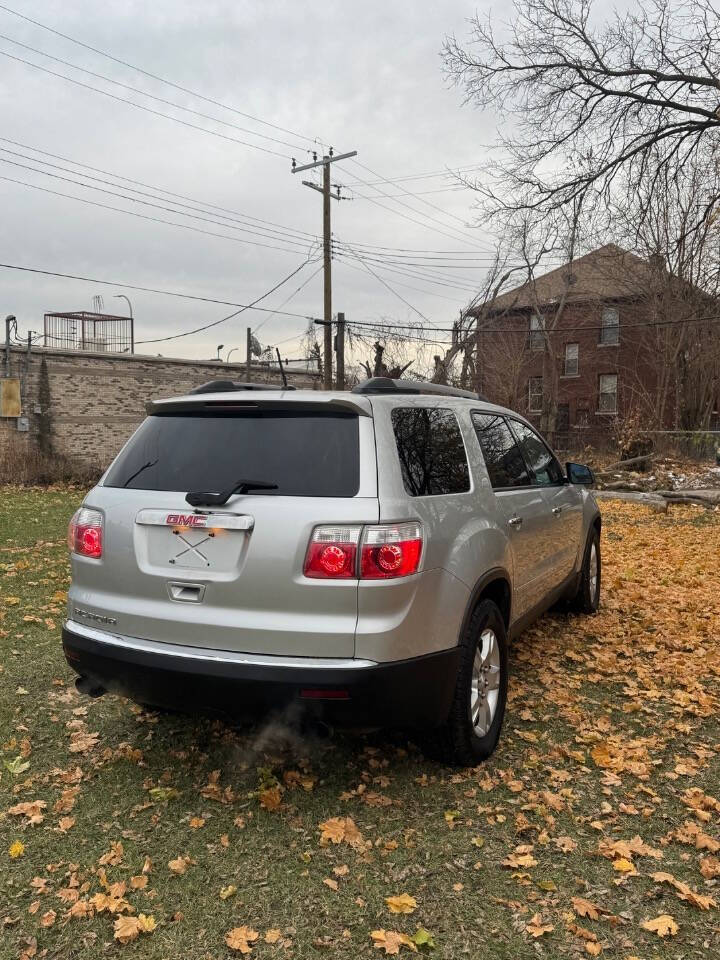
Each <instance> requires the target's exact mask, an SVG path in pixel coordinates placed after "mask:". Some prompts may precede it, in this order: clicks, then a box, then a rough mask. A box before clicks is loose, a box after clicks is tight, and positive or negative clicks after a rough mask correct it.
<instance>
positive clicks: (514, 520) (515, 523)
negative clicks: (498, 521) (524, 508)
mask: <svg viewBox="0 0 720 960" xmlns="http://www.w3.org/2000/svg"><path fill="white" fill-rule="evenodd" d="M508 523H509V524H510V526H511V527H519V526H520V524H521V523H522V517H510V519H509V520H508Z"/></svg>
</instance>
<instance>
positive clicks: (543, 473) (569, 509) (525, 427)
mask: <svg viewBox="0 0 720 960" xmlns="http://www.w3.org/2000/svg"><path fill="white" fill-rule="evenodd" d="M510 427H511V429H512V431H513V433H514V434H515V437H516V439H517V441H518V444H519V446H520V449H521V450H522V453H523V457H524V459H525V462H526V463H527V465H528V468H529V470H530V473H531V476H532V483H533V485H534V486H535V487H537V488H538V489H539V490H540V492H541V496H542V498H543V500H544V501H545V505H546V510H547V513H548V516H549V518H550V524H549V537H550V542H551V543H552V549H553V555H554V556H553V565H552V566H553V575H552V581H553V582H552V587H556V586H559V585H560V584H561V583H562V582H563V581H564V580H566V579H567V578H568V577H569V576H570V574H571V573H572V572H573V570H574V568H575V561H576V558H577V555H578V547H579V545H580V538H581V535H582V523H583V520H582V494H581V493H580V491H579V490H578V489H577V487H575V486H573V485H572V484H570V483H568V482H567V480H566V478H565V474H564V472H563V469H562V467H561V466H560V464H559V463H558V460H557V458H556V457H555V455H554V454H553V452H552V450H550V448H549V447H548V445H547V444H546V443H545V441H544V440H543V439H542V437H541V436H540V435H539V434H538V433H537V432H536V431H535V430H533V429H532V427H531V426H530V425H529V424H527V423H524V422H523V421H521V420H517V419H515V418H514V417H513V418H510Z"/></svg>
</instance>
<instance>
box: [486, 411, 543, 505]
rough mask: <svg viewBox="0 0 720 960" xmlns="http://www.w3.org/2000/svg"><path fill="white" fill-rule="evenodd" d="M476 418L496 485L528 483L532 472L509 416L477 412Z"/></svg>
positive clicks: (520, 485) (511, 485) (502, 486)
mask: <svg viewBox="0 0 720 960" xmlns="http://www.w3.org/2000/svg"><path fill="white" fill-rule="evenodd" d="M472 422H473V426H474V427H475V433H476V434H477V438H478V440H479V441H480V448H481V449H482V453H483V457H484V458H485V466H486V467H487V472H488V476H489V477H490V483H491V484H492V486H493V489H494V490H498V489H500V490H501V489H503V488H505V487H525V486H528V485H529V483H530V475H529V473H528V470H527V466H526V464H525V460H524V459H523V455H522V452H521V450H520V447H519V446H518V443H517V441H516V440H515V437H514V436H513V434H512V431H511V430H510V427H509V426H508V423H507V420H506V419H505V418H504V417H499V416H496V415H495V414H484V413H474V414H473V415H472Z"/></svg>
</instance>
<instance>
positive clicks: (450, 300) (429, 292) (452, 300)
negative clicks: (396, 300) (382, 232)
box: [336, 255, 464, 305]
mask: <svg viewBox="0 0 720 960" xmlns="http://www.w3.org/2000/svg"><path fill="white" fill-rule="evenodd" d="M336 260H337V262H338V263H342V265H343V266H344V267H347V268H348V269H349V270H357V271H358V272H359V273H365V272H366V271H365V270H364V269H363V268H362V267H359V266H358V265H357V264H356V263H350V261H349V260H347V259H345V257H344V256H342V255H340V256H339V257H336ZM427 282H428V283H430V282H431V281H427ZM393 283H395V284H396V285H397V286H399V287H405V288H406V289H407V290H414V291H415V293H422V294H424V296H426V297H437V298H439V299H440V300H447V301H448V303H454V304H456V305H457V302H458V300H459V299H460V300H462V299H464V297H449V296H447V294H444V293H437V292H436V291H434V290H423V289H422V287H415V286H413V285H412V284H410V283H404V282H403V281H402V280H393Z"/></svg>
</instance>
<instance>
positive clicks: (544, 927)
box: [525, 913, 555, 937]
mask: <svg viewBox="0 0 720 960" xmlns="http://www.w3.org/2000/svg"><path fill="white" fill-rule="evenodd" d="M525 929H526V930H527V932H528V933H529V934H530V936H531V937H542V936H544V934H546V933H551V932H552V931H553V930H554V929H555V927H554V926H553V924H552V923H543V922H542V917H541V916H540V914H539V913H536V914H535V915H534V916H533V918H532V919H531V920H530V922H529V923H526V924H525Z"/></svg>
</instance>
